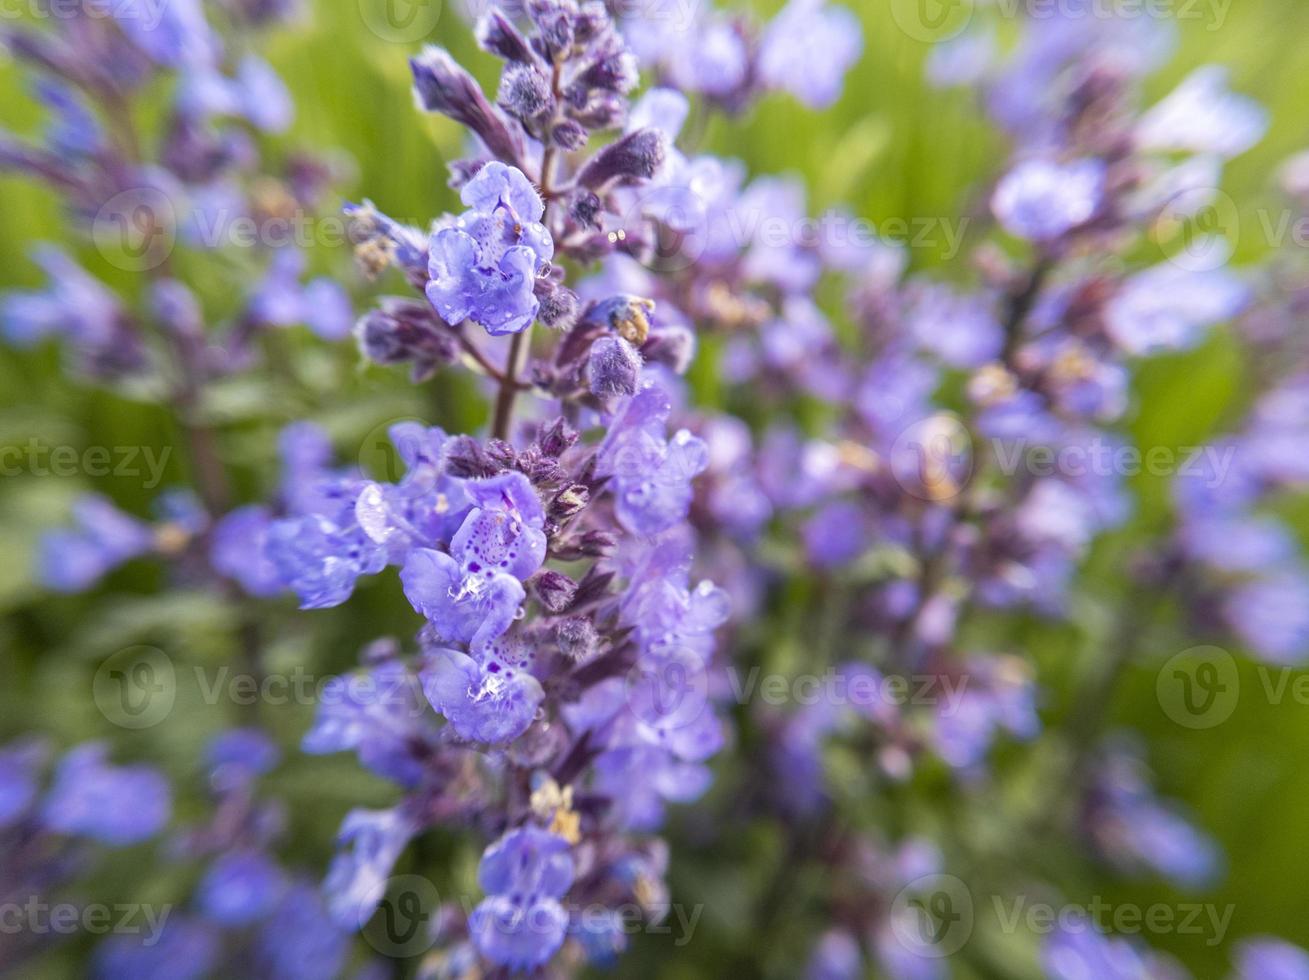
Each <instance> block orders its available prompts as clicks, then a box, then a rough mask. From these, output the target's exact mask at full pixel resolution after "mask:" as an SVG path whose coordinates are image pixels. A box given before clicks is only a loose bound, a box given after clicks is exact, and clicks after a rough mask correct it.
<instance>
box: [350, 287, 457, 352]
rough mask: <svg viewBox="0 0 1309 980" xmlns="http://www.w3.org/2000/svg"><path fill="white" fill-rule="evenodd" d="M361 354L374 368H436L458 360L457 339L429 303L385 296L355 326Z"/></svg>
mask: <svg viewBox="0 0 1309 980" xmlns="http://www.w3.org/2000/svg"><path fill="white" fill-rule="evenodd" d="M355 339H356V341H357V342H358V344H359V351H360V353H361V354H363V356H364V357H365V358H367V359H368V360H370V361H372V362H373V363H374V364H403V363H405V362H407V361H414V362H419V363H421V364H423V365H425V366H432V367H435V366H437V365H440V364H452V363H453V362H454V361H455V360H456V359H457V358H458V356H459V352H458V347H457V345H456V343H455V340H454V338H453V337H452V336H451V335H450V332H449V328H448V327H446V325H445V324H444V323H442V322H441V321H440V320H439V319H438V318H437V316H436V313H435V312H434V311H433V310H432V308H431V306H430V305H429V304H427V303H418V302H415V301H413V300H407V299H399V298H397V297H394V296H384V297H382V300H381V306H380V308H379V309H376V310H371V311H369V312H368V313H367V314H365V315H364V316H363V317H362V318H361V319H360V320H359V322H358V323H357V324H356V325H355Z"/></svg>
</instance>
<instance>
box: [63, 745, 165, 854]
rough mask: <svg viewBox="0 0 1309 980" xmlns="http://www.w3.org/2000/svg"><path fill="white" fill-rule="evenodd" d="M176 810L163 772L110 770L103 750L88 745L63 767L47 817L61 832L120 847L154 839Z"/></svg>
mask: <svg viewBox="0 0 1309 980" xmlns="http://www.w3.org/2000/svg"><path fill="white" fill-rule="evenodd" d="M171 809H172V804H171V794H170V792H169V788H168V781H167V780H166V779H164V777H163V775H162V774H161V773H159V772H158V771H157V770H155V769H151V768H150V767H148V766H113V765H110V764H109V762H108V760H107V750H106V748H105V747H104V746H103V745H100V744H98V743H87V744H85V745H82V746H79V747H78V748H75V749H73V750H72V751H70V752H69V753H68V754H67V755H66V756H64V758H63V760H62V761H61V762H60V763H59V768H58V770H57V771H56V773H55V783H54V786H53V787H52V788H51V789H50V792H49V794H48V795H47V796H46V798H45V802H44V803H43V804H42V808H41V814H42V820H43V821H44V822H45V825H46V826H47V827H48V828H50V830H52V831H54V832H55V833H59V834H69V835H76V836H81V837H90V838H92V839H94V840H98V841H101V842H102V843H105V844H109V845H112V846H116V847H120V846H125V845H128V844H136V843H139V842H141V841H143V840H146V839H147V838H150V837H153V836H154V835H155V834H157V833H158V832H159V831H160V830H161V829H162V828H163V826H164V824H165V823H167V822H168V817H169V813H170V812H171Z"/></svg>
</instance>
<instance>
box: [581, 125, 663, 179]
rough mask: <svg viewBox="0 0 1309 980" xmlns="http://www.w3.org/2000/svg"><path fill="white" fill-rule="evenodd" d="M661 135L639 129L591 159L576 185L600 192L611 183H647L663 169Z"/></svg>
mask: <svg viewBox="0 0 1309 980" xmlns="http://www.w3.org/2000/svg"><path fill="white" fill-rule="evenodd" d="M665 155H666V151H665V148H664V135H663V133H661V132H659V130H657V129H638V130H637V131H636V132H634V133H628V134H627V135H626V136H624V137H623V138H622V139H620V140H616V141H615V142H613V143H610V144H609V145H608V146H606V147H605V148H604V149H603V150H601V151H600V152H599V153H597V154H596V155H595V156H593V157H592V158H591V160H590V161H589V162H588V163H587V165H586V166H585V167H583V168H582V172H581V173H580V174H578V176H577V180H578V183H580V184H582V185H583V186H584V187H589V188H591V189H592V190H599V189H600V188H602V187H604V186H605V185H606V184H609V183H610V182H612V181H615V180H617V181H622V182H624V183H631V182H633V181H639V180H649V179H650V178H651V177H653V176H654V175H655V174H657V173H658V172H659V168H660V167H662V166H663V165H664V157H665Z"/></svg>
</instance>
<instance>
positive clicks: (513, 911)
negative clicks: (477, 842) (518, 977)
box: [468, 827, 573, 970]
mask: <svg viewBox="0 0 1309 980" xmlns="http://www.w3.org/2000/svg"><path fill="white" fill-rule="evenodd" d="M477 880H478V883H479V884H480V885H481V886H482V890H483V891H485V892H486V893H487V897H486V898H485V899H483V900H482V902H481V903H480V904H479V905H478V906H477V908H475V909H474V910H473V914H472V915H471V916H470V917H469V920H468V929H469V932H470V933H471V935H472V937H473V942H474V943H475V944H476V945H477V948H478V950H479V951H480V952H481V953H482V955H483V956H485V957H486V958H487V959H489V960H490V961H491V962H493V963H496V964H498V965H500V966H505V967H509V968H510V969H513V970H531V969H535V968H536V967H539V966H541V965H542V964H544V963H545V962H546V961H547V960H548V959H550V957H551V956H553V955H554V954H555V952H556V951H557V950H558V949H559V947H560V946H561V945H563V941H564V937H565V935H566V933H567V929H568V912H567V911H566V910H565V909H564V907H563V905H562V904H560V902H559V899H561V898H562V897H563V896H564V894H565V893H567V891H568V889H569V888H570V887H571V886H572V883H573V859H572V856H571V854H570V853H569V846H568V842H567V841H566V840H564V839H563V838H562V837H559V836H557V835H555V834H551V833H548V832H546V831H544V830H538V829H537V828H535V827H520V828H518V829H516V830H511V831H509V833H507V834H505V836H504V837H502V838H501V839H500V840H498V841H497V842H496V843H495V844H493V845H491V846H490V847H488V848H487V849H486V852H485V853H484V854H483V855H482V862H481V864H480V865H478V868H477Z"/></svg>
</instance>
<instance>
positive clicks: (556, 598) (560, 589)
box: [532, 569, 577, 613]
mask: <svg viewBox="0 0 1309 980" xmlns="http://www.w3.org/2000/svg"><path fill="white" fill-rule="evenodd" d="M532 585H533V587H534V588H535V589H536V597H537V599H539V600H540V602H541V605H542V606H544V607H545V608H546V610H547V611H549V612H552V613H561V612H563V611H564V610H565V609H567V608H568V607H569V606H571V605H572V604H573V598H574V597H575V596H576V595H577V583H576V582H574V581H573V580H572V579H570V578H569V577H568V576H567V575H565V574H563V573H562V572H556V571H555V570H554V569H546V570H545V571H543V572H541V573H540V574H539V575H537V576H536V577H535V578H533V579H532Z"/></svg>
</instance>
